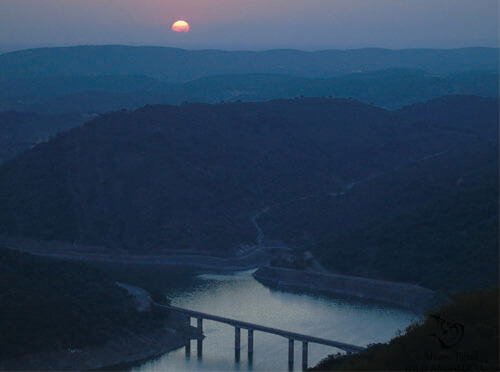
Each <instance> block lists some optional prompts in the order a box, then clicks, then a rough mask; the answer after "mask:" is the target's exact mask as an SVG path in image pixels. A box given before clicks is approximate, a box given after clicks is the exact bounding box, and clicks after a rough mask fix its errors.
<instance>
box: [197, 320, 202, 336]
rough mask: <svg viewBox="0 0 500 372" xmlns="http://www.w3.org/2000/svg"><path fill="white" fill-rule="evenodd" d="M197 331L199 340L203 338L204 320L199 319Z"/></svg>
mask: <svg viewBox="0 0 500 372" xmlns="http://www.w3.org/2000/svg"><path fill="white" fill-rule="evenodd" d="M196 329H197V331H198V338H202V337H203V318H198V324H197V327H196Z"/></svg>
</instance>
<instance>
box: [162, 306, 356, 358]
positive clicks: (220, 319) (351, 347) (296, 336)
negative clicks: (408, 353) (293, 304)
mask: <svg viewBox="0 0 500 372" xmlns="http://www.w3.org/2000/svg"><path fill="white" fill-rule="evenodd" d="M155 305H156V306H158V307H161V308H165V309H167V310H172V311H176V312H181V313H184V314H187V315H189V316H192V317H193V318H203V319H209V320H213V321H215V322H220V323H225V324H229V325H231V326H234V327H239V328H243V329H252V330H255V331H261V332H266V333H272V334H275V335H279V336H282V337H286V338H288V339H293V340H298V341H305V342H311V343H316V344H321V345H327V346H333V347H335V348H337V349H340V350H344V351H347V352H359V351H362V350H364V349H365V348H364V347H362V346H356V345H351V344H346V343H343V342H338V341H332V340H327V339H325V338H320V337H314V336H308V335H304V334H301V333H296V332H289V331H285V330H282V329H277V328H272V327H266V326H262V325H260V324H255V323H249V322H244V321H241V320H235V319H231V318H225V317H222V316H218V315H212V314H207V313H202V312H200V311H194V310H189V309H184V308H182V307H176V306H168V305H160V304H157V303H155Z"/></svg>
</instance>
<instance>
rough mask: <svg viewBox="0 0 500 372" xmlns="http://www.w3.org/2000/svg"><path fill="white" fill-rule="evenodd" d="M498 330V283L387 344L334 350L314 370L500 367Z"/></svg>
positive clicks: (461, 298) (429, 317)
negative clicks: (344, 352)
mask: <svg viewBox="0 0 500 372" xmlns="http://www.w3.org/2000/svg"><path fill="white" fill-rule="evenodd" d="M441 324H442V325H441ZM498 334H499V328H498V288H496V289H490V290H485V291H481V292H478V293H467V294H463V295H461V296H458V297H457V298H455V300H454V301H453V303H450V304H446V305H443V306H442V307H441V308H439V309H437V311H436V312H434V313H429V314H428V315H427V316H426V318H425V319H424V321H422V322H421V323H415V324H412V325H410V326H409V327H408V328H407V329H406V331H405V332H404V333H402V334H401V335H399V336H398V337H396V338H394V339H392V340H391V341H390V342H389V343H387V344H375V345H372V346H371V347H369V348H368V349H366V350H365V351H362V352H361V353H359V354H355V355H351V356H343V357H335V356H333V355H331V356H329V357H328V358H325V359H324V360H323V361H321V362H320V363H319V364H318V365H317V366H316V367H314V368H311V370H312V371H498V368H499V356H498V346H499V344H498ZM439 340H441V341H442V342H444V347H443V346H442V345H441V343H440V341H439ZM457 341H458V342H457Z"/></svg>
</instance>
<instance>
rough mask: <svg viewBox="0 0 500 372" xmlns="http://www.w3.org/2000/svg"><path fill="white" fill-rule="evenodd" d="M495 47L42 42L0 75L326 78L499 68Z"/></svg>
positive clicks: (7, 58) (7, 63)
mask: <svg viewBox="0 0 500 372" xmlns="http://www.w3.org/2000/svg"><path fill="white" fill-rule="evenodd" d="M498 61H499V60H498V49H497V48H480V47H478V48H462V49H448V50H441V49H404V50H389V49H374V48H372V49H352V50H324V51H317V52H303V51H298V50H268V51H262V52H250V51H230V52H229V51H221V50H184V49H177V48H168V47H130V46H120V45H109V46H106V45H103V46H76V47H64V48H41V49H29V50H24V51H16V52H11V53H6V54H2V55H0V66H2V68H1V69H0V79H1V80H10V79H22V78H34V77H47V76H58V75H63V76H75V75H76V76H96V75H117V74H118V75H145V76H148V77H154V78H158V79H161V80H164V81H168V82H174V83H175V82H186V81H189V80H194V79H197V78H200V77H205V76H210V75H220V74H241V73H278V74H291V75H296V76H302V77H313V78H327V77H333V76H339V75H344V74H348V73H353V72H366V71H372V70H380V69H388V68H395V67H397V68H417V69H423V70H426V71H428V72H431V73H438V74H447V73H454V72H461V71H467V70H486V71H498Z"/></svg>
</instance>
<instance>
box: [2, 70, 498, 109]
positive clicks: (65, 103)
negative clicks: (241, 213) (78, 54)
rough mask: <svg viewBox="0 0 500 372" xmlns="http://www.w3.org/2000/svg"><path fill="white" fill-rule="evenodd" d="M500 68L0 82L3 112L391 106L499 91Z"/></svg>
mask: <svg viewBox="0 0 500 372" xmlns="http://www.w3.org/2000/svg"><path fill="white" fill-rule="evenodd" d="M498 77H499V75H498V72H494V71H493V72H488V71H466V72H462V73H456V74H449V75H438V74H432V73H429V72H426V71H423V70H418V69H406V68H393V69H388V70H376V71H371V72H365V73H356V74H348V75H343V76H339V77H334V78H328V79H312V78H301V77H297V76H292V75H284V74H228V75H217V76H208V77H203V78H199V79H196V80H192V81H189V82H186V83H182V84H172V83H166V82H163V81H160V80H158V79H156V78H150V77H146V76H133V75H106V76H66V77H64V76H54V77H42V78H29V79H17V80H4V81H0V110H17V111H33V112H39V113H46V114H63V113H69V112H71V113H84V114H94V113H102V112H107V111H113V110H119V109H122V108H126V109H136V108H139V107H141V106H144V105H146V104H180V103H182V102H206V103H218V102H220V101H226V102H234V101H238V100H241V101H264V100H271V99H277V98H295V97H299V96H306V97H329V96H333V97H339V98H347V97H352V98H355V99H358V100H361V101H363V102H365V103H371V104H374V105H377V106H381V107H384V108H389V109H396V108H400V107H402V106H405V105H409V104H413V103H417V102H422V101H427V100H430V99H433V98H437V97H440V96H444V95H450V94H471V95H477V96H483V97H497V96H498V89H499V84H498V81H499V79H498Z"/></svg>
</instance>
